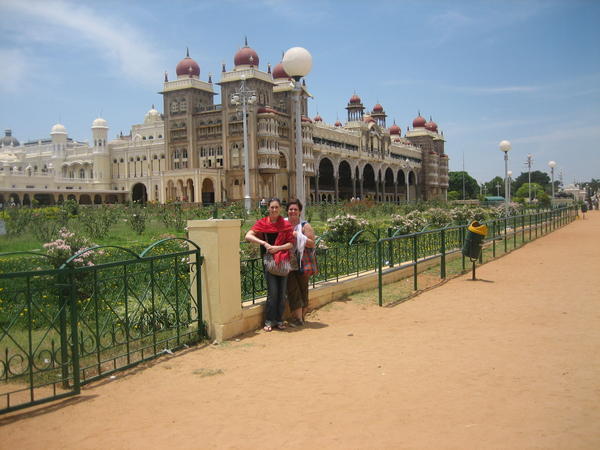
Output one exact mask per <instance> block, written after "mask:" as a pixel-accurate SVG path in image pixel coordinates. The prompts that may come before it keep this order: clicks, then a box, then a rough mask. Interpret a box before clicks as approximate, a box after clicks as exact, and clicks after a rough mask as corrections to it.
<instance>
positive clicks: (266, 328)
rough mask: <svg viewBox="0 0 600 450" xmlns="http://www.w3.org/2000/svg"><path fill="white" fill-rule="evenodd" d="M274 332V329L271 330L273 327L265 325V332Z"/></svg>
mask: <svg viewBox="0 0 600 450" xmlns="http://www.w3.org/2000/svg"><path fill="white" fill-rule="evenodd" d="M272 330H273V328H271V325H265V326H264V327H263V331H266V332H269V331H272Z"/></svg>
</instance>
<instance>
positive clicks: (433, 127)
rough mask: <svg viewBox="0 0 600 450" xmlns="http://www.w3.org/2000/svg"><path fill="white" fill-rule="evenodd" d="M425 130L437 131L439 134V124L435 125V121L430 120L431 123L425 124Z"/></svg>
mask: <svg viewBox="0 0 600 450" xmlns="http://www.w3.org/2000/svg"><path fill="white" fill-rule="evenodd" d="M425 128H426V129H427V130H429V131H436V132H437V128H438V126H437V123H435V122H434V121H433V120H431V119H429V122H427V123H426V124H425Z"/></svg>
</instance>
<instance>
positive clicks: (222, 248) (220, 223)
mask: <svg viewBox="0 0 600 450" xmlns="http://www.w3.org/2000/svg"><path fill="white" fill-rule="evenodd" d="M187 224H188V235H189V239H190V240H191V241H193V242H195V243H196V244H198V246H199V247H200V248H201V249H202V255H203V257H204V259H203V263H202V266H201V270H200V273H197V274H196V280H194V285H193V286H192V292H196V289H197V285H196V283H198V281H200V277H204V282H203V283H202V288H201V289H202V314H203V315H204V317H203V319H204V321H205V322H206V323H207V325H208V330H207V332H208V335H209V336H210V337H211V338H212V339H215V340H217V341H218V342H220V341H223V340H224V339H228V338H230V337H233V336H236V335H238V334H240V333H241V332H242V331H243V330H244V328H243V323H242V291H241V283H240V247H239V242H240V224H241V221H240V220H239V219H234V220H225V219H216V220H215V219H213V220H188V223H187Z"/></svg>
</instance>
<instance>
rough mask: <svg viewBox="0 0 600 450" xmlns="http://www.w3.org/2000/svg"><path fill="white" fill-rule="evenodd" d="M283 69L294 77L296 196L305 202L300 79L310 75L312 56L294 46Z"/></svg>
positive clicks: (286, 58)
mask: <svg viewBox="0 0 600 450" xmlns="http://www.w3.org/2000/svg"><path fill="white" fill-rule="evenodd" d="M281 64H282V65H283V70H285V73H287V74H288V75H289V76H290V77H292V78H293V79H294V94H295V95H294V108H295V116H296V117H295V120H296V197H297V198H298V200H300V201H301V202H302V204H304V203H305V193H304V166H303V162H304V151H303V149H302V118H301V109H302V105H301V100H300V98H301V96H302V85H301V84H300V79H301V78H302V77H305V76H306V75H308V73H309V72H310V70H311V69H312V56H311V54H310V53H309V51H308V50H306V49H305V48H302V47H292V48H290V49H289V50H288V51H286V52H285V54H284V55H283V60H282V61H281Z"/></svg>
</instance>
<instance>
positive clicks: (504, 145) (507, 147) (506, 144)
mask: <svg viewBox="0 0 600 450" xmlns="http://www.w3.org/2000/svg"><path fill="white" fill-rule="evenodd" d="M499 147H500V151H501V152H503V153H504V215H505V216H507V217H508V196H507V195H506V194H507V193H508V152H509V151H510V149H511V145H510V142H508V141H502V142H500V144H499Z"/></svg>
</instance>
